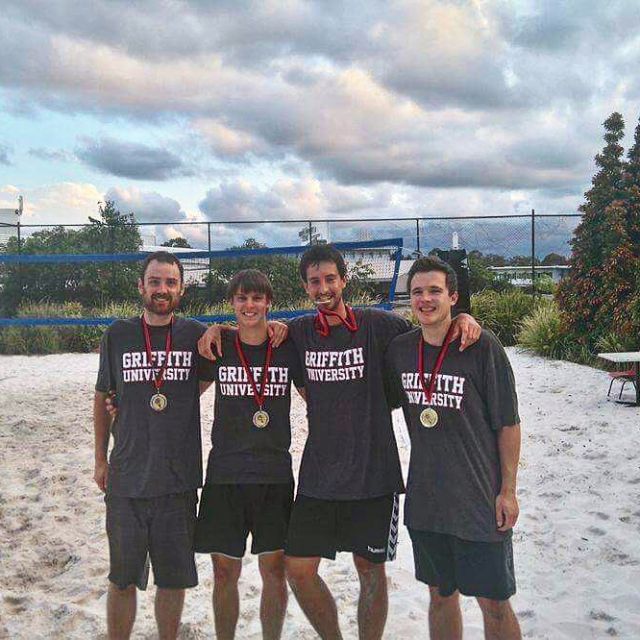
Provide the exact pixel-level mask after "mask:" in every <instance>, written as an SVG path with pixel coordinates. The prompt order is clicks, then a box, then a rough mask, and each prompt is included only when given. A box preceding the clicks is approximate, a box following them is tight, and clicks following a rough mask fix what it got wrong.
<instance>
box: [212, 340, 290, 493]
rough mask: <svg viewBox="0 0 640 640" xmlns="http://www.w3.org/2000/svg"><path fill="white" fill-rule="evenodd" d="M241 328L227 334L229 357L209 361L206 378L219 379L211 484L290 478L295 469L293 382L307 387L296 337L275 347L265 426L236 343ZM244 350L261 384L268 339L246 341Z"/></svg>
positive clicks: (285, 480)
mask: <svg viewBox="0 0 640 640" xmlns="http://www.w3.org/2000/svg"><path fill="white" fill-rule="evenodd" d="M235 336H236V332H235V331H224V332H223V334H222V340H223V342H222V353H223V354H224V356H223V357H222V358H220V359H218V360H216V361H215V362H211V361H210V360H204V359H203V360H204V362H205V363H206V364H205V365H204V366H203V367H202V377H203V378H204V379H206V380H214V381H215V383H216V401H215V408H214V415H215V418H214V422H213V428H212V429H211V444H212V448H211V452H210V453H209V463H208V465H207V479H206V482H207V484H262V483H273V484H279V483H288V482H291V481H292V479H293V474H292V472H291V455H290V453H289V447H290V445H291V421H290V419H289V410H290V408H291V383H292V382H293V383H294V384H295V385H296V387H302V386H303V380H302V372H301V368H300V359H299V357H298V353H297V351H296V350H295V347H294V346H293V344H292V343H291V341H290V340H287V341H286V342H285V343H284V344H282V345H280V347H278V348H277V349H273V350H272V355H271V364H270V366H269V378H268V380H267V385H266V388H265V401H264V405H263V409H264V410H265V411H266V412H267V413H268V414H269V424H268V425H267V426H266V427H264V428H263V429H258V428H257V427H255V426H254V425H253V421H252V420H253V415H254V413H255V412H256V411H258V405H257V404H256V401H255V396H254V392H253V387H252V385H251V382H250V381H249V380H248V377H247V375H246V373H245V370H244V367H243V365H242V361H241V360H240V356H239V355H238V353H237V352H236V347H235ZM242 351H243V353H244V355H245V357H246V359H247V363H248V365H249V367H250V369H251V371H252V373H253V378H254V380H255V382H256V386H257V387H258V392H260V390H261V388H262V385H261V383H262V371H263V368H264V363H265V357H266V354H267V342H264V343H263V344H261V345H249V344H244V343H243V344H242Z"/></svg>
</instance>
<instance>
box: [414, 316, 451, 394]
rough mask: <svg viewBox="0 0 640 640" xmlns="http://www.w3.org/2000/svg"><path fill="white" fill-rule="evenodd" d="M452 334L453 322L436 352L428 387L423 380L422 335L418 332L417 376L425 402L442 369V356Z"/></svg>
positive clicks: (447, 347)
mask: <svg viewBox="0 0 640 640" xmlns="http://www.w3.org/2000/svg"><path fill="white" fill-rule="evenodd" d="M452 334H453V322H452V323H451V326H450V327H449V330H448V331H447V335H446V336H445V338H444V342H443V343H442V346H441V347H440V351H439V352H438V357H437V358H436V361H435V364H434V365H433V369H432V370H431V378H430V380H429V387H427V385H426V383H425V381H424V345H425V342H424V336H423V335H422V332H420V345H419V347H418V376H419V378H420V385H421V386H422V390H423V391H424V395H425V396H426V398H427V402H431V396H432V395H433V390H434V389H435V386H436V378H437V377H438V374H439V373H440V369H442V363H443V362H444V358H445V356H446V355H447V351H448V350H449V345H450V344H451V336H452Z"/></svg>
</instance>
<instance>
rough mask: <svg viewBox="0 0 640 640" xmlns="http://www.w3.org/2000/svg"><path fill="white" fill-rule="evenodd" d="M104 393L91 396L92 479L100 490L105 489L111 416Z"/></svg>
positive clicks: (103, 490)
mask: <svg viewBox="0 0 640 640" xmlns="http://www.w3.org/2000/svg"><path fill="white" fill-rule="evenodd" d="M107 395H108V394H106V393H104V392H102V391H96V392H95V395H94V397H93V435H94V461H95V464H94V469H93V479H94V480H95V482H96V484H97V485H98V487H99V488H100V491H102V492H105V491H106V490H107V475H108V473H109V464H108V462H107V450H108V448H109V434H110V427H111V416H110V415H109V413H108V411H107V408H106V405H105V400H106V398H107Z"/></svg>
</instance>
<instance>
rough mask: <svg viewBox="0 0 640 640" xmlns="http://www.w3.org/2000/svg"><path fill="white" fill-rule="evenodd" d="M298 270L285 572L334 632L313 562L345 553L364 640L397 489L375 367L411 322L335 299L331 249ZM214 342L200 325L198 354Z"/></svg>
mask: <svg viewBox="0 0 640 640" xmlns="http://www.w3.org/2000/svg"><path fill="white" fill-rule="evenodd" d="M299 268H300V276H301V278H302V282H303V285H304V288H305V290H306V292H307V295H308V296H309V298H310V300H311V301H312V302H313V303H314V304H315V305H316V306H317V310H318V312H317V313H316V314H315V315H307V316H303V317H300V318H296V319H295V320H293V321H292V322H290V323H289V325H288V326H289V336H290V338H291V339H292V341H293V343H294V345H295V347H296V349H297V351H298V353H299V354H300V359H301V361H302V365H303V370H304V386H305V392H306V397H307V410H308V420H309V435H308V438H307V442H306V446H305V450H304V454H303V457H302V463H301V467H300V474H299V480H298V491H297V495H296V500H295V503H294V506H293V511H292V514H291V522H290V525H289V531H288V534H287V544H286V549H285V554H286V566H287V577H288V580H289V584H290V586H291V588H292V590H293V592H294V594H295V596H296V598H297V600H298V602H299V604H300V606H301V608H302V609H303V611H304V612H305V614H306V616H307V618H308V619H309V621H310V622H311V624H312V626H313V627H314V629H315V630H316V632H317V633H318V635H320V637H322V638H332V639H335V638H340V637H341V632H340V628H339V625H338V615H337V608H336V603H335V601H334V599H333V597H332V595H331V592H330V591H329V588H328V587H327V585H326V584H325V582H324V581H323V580H322V578H321V577H320V576H319V574H318V568H319V565H320V560H321V558H328V559H335V557H336V553H337V552H339V551H347V552H351V553H352V554H353V559H354V564H355V567H356V570H357V572H358V577H359V579H360V585H361V587H360V600H359V603H358V625H359V634H360V637H361V638H364V639H371V640H373V639H375V638H380V637H381V636H382V632H383V629H384V625H385V621H386V616H387V606H388V600H387V582H386V576H385V568H384V563H385V562H386V561H387V560H389V559H392V558H393V557H394V555H395V546H396V541H397V540H396V535H397V527H398V493H400V492H402V491H403V489H404V485H403V481H402V474H401V471H400V462H399V458H398V451H397V446H396V441H395V437H394V433H393V427H392V423H391V415H390V409H389V405H388V403H387V399H386V396H385V380H384V376H383V369H382V364H383V357H384V353H385V351H386V349H387V346H388V345H389V343H390V342H391V340H392V339H393V338H394V337H396V336H397V335H399V334H402V333H405V332H407V331H409V330H410V329H411V325H410V323H409V322H408V321H406V320H404V319H403V318H401V317H400V316H398V315H395V314H393V313H389V312H386V311H381V310H378V309H371V308H369V309H352V308H351V307H349V306H348V305H346V304H345V303H344V301H343V298H342V294H343V291H344V288H345V286H346V278H347V267H346V264H345V261H344V258H343V256H342V254H341V253H340V252H339V251H338V250H337V249H335V248H334V247H333V246H331V245H315V246H313V247H311V248H309V249H308V250H307V251H305V253H304V254H303V255H302V257H301V261H300V265H299ZM456 324H457V323H456ZM461 325H462V326H461V327H458V329H459V330H460V329H462V330H463V332H464V340H465V342H467V341H468V342H469V343H471V342H473V341H474V339H475V338H476V335H474V334H477V335H479V333H480V327H479V326H478V325H477V323H475V321H474V320H473V318H470V316H465V317H463V318H462V321H461ZM218 342H219V330H216V329H212V328H210V329H209V330H208V331H207V334H205V335H204V336H203V337H202V338H201V340H200V342H199V348H200V352H201V353H202V355H204V356H206V357H212V355H213V352H212V349H211V345H212V343H215V344H218Z"/></svg>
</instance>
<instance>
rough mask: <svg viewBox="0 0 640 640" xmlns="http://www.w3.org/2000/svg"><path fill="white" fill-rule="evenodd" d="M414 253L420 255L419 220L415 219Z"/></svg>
mask: <svg viewBox="0 0 640 640" xmlns="http://www.w3.org/2000/svg"><path fill="white" fill-rule="evenodd" d="M416 253H417V254H418V255H420V218H416Z"/></svg>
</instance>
